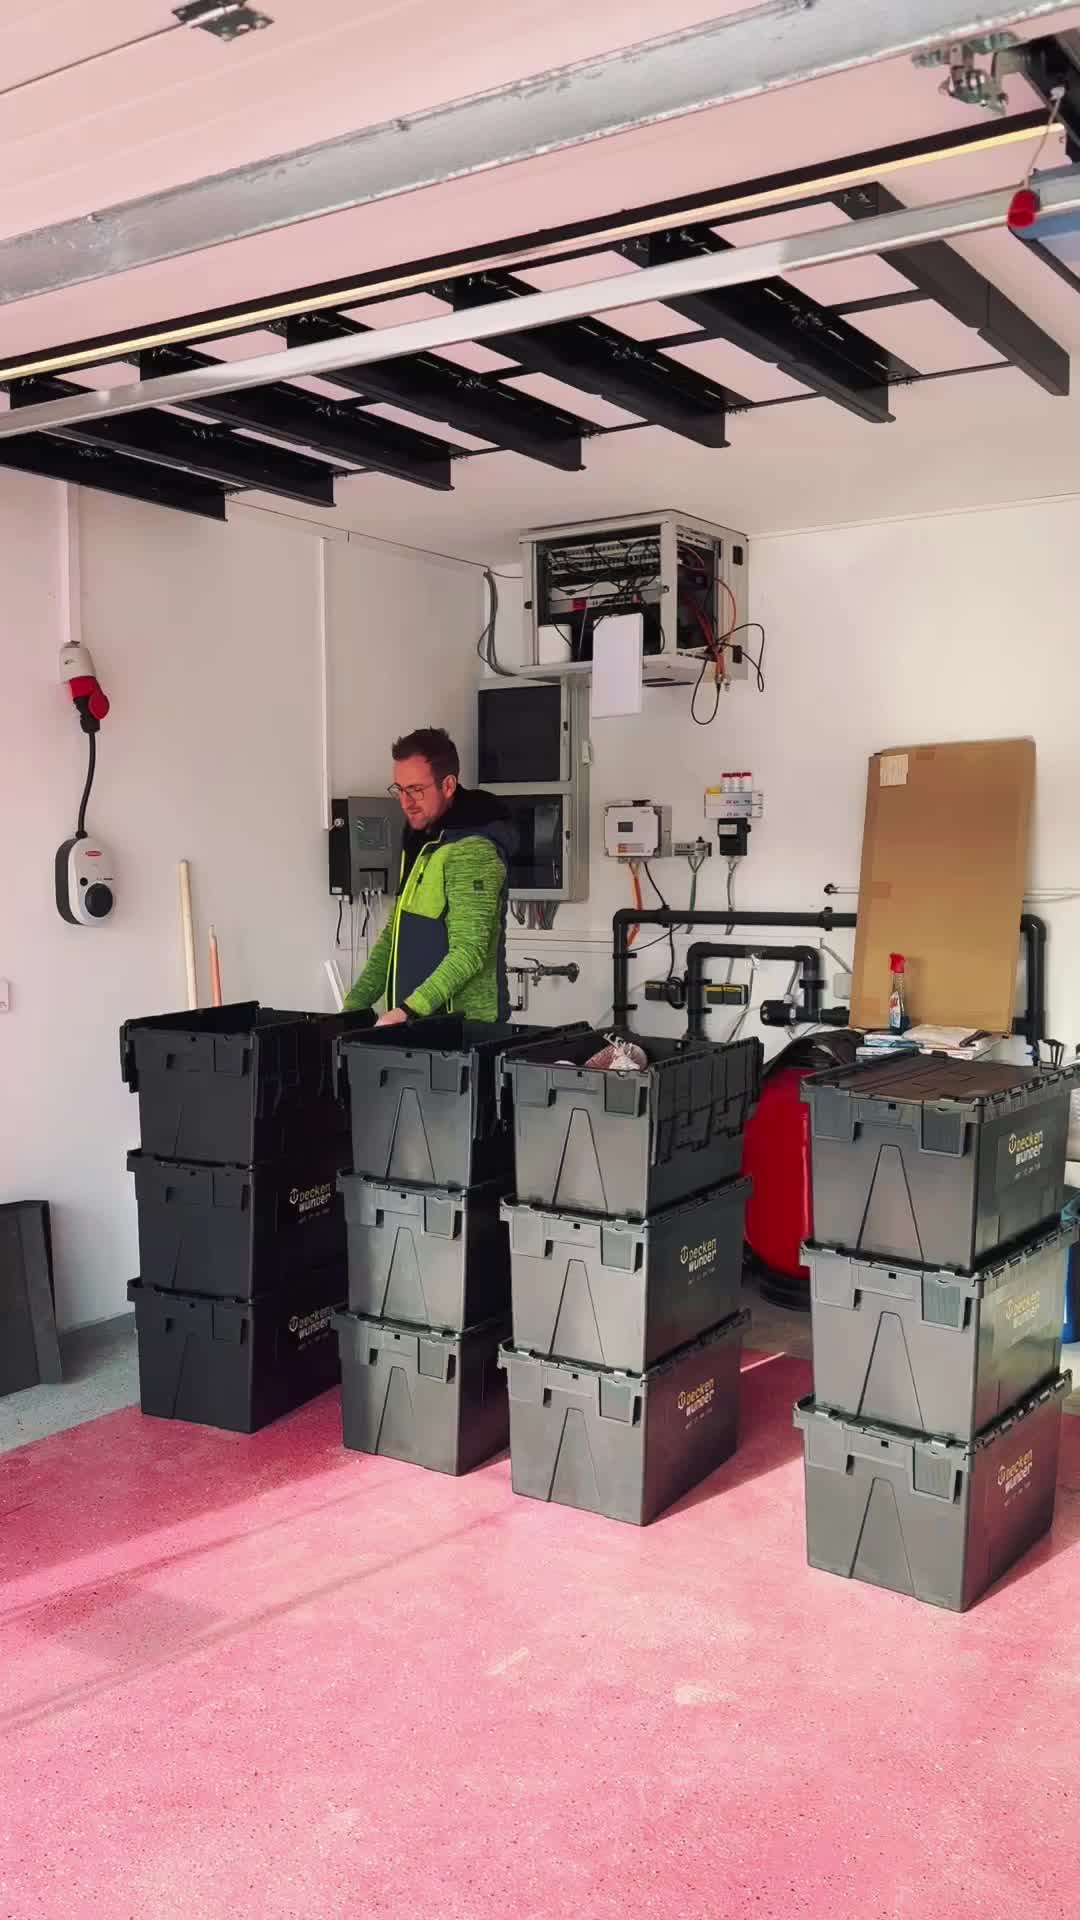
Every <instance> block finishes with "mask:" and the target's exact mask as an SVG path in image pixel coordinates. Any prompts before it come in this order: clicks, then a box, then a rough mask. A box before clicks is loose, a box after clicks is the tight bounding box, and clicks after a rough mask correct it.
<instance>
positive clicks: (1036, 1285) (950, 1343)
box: [802, 1221, 1080, 1440]
mask: <svg viewBox="0 0 1080 1920" xmlns="http://www.w3.org/2000/svg"><path fill="white" fill-rule="evenodd" d="M1078 1237H1080V1223H1077V1222H1075V1221H1070V1222H1069V1224H1068V1225H1055V1226H1053V1227H1051V1228H1049V1229H1047V1230H1046V1231H1045V1232H1042V1233H1036V1234H1034V1235H1033V1236H1032V1238H1031V1239H1030V1240H1028V1241H1026V1242H1025V1243H1024V1244H1023V1246H1021V1247H1020V1248H1017V1249H1014V1250H1011V1251H1010V1252H1009V1254H1008V1255H1007V1256H1006V1255H1000V1254H997V1255H994V1256H993V1257H992V1258H991V1260H990V1261H989V1262H987V1263H986V1264H984V1265H983V1266H981V1267H979V1268H978V1270H977V1271H976V1272H975V1273H974V1274H961V1273H954V1272H952V1271H950V1270H948V1269H945V1270H941V1269H938V1270H934V1269H932V1268H927V1267H907V1266H900V1265H899V1264H897V1265H891V1264H889V1263H888V1262H885V1261H876V1260H863V1259H860V1258H857V1257H856V1256H855V1255H853V1254H847V1253H841V1252H837V1251H836V1250H834V1249H831V1248H825V1247H819V1246H804V1247H803V1249H802V1258H803V1260H804V1261H805V1262H806V1265H807V1266H808V1267H809V1269H810V1311H811V1315H812V1319H813V1342H814V1394H815V1396H816V1398H817V1401H818V1403H819V1405H821V1406H826V1407H831V1408H834V1409H835V1410H837V1411H838V1412H840V1413H846V1414H849V1415H851V1416H852V1417H853V1418H856V1419H862V1420H881V1421H885V1422H887V1423H888V1424H889V1425H890V1426H896V1427H909V1428H912V1429H914V1430H917V1431H919V1432H922V1433H934V1434H946V1435H949V1436H951V1437H952V1438H953V1439H956V1440H970V1439H971V1438H972V1437H973V1435H975V1434H976V1433H978V1432H979V1431H980V1430H981V1429H982V1428H983V1427H987V1426H989V1425H990V1423H991V1422H992V1421H994V1420H997V1419H998V1418H999V1416H1000V1415H1001V1414H1003V1413H1005V1412H1007V1410H1008V1409H1009V1408H1010V1407H1012V1406H1015V1405H1016V1403H1017V1401H1019V1400H1022V1399H1023V1398H1024V1396H1025V1394H1028V1393H1031V1392H1032V1391H1033V1389H1034V1388H1035V1387H1037V1386H1038V1384H1039V1382H1040V1381H1041V1380H1045V1379H1046V1378H1047V1376H1048V1375H1049V1374H1054V1373H1056V1372H1057V1370H1058V1367H1059V1365H1060V1363H1061V1335H1062V1321H1063V1319H1064V1311H1065V1281H1066V1274H1067V1271H1068V1264H1069V1253H1070V1249H1071V1248H1072V1246H1073V1244H1074V1243H1075V1241H1076V1240H1077V1238H1078Z"/></svg>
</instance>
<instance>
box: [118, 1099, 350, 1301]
mask: <svg viewBox="0 0 1080 1920" xmlns="http://www.w3.org/2000/svg"><path fill="white" fill-rule="evenodd" d="M348 1157H349V1143H348V1140H347V1138H345V1137H344V1136H342V1137H341V1138H340V1139H338V1140H328V1141H324V1142H322V1143H321V1144H319V1145H316V1146H314V1147H309V1148H308V1149H307V1151H306V1152H304V1153H294V1154H289V1155H287V1156H286V1157H285V1158H284V1159H281V1160H264V1161H262V1162H260V1163H258V1164H257V1165H255V1166H254V1167H208V1166H202V1165H200V1164H199V1163H197V1162H194V1161H177V1160H157V1159H154V1158H153V1156H152V1155H150V1154H147V1153H130V1154H129V1155H128V1171H129V1172H130V1173H133V1174H134V1176H135V1198H136V1202H137V1205H138V1215H139V1277H140V1279H141V1281H142V1283H143V1285H144V1286H146V1287H155V1288H158V1289H164V1290H166V1291H169V1292H174V1293H203V1294H209V1295H212V1296H213V1297H214V1298H216V1299H224V1300H250V1299H251V1298H252V1297H253V1295H255V1294H261V1293H273V1292H276V1291H277V1290H278V1289H279V1288H280V1287H284V1286H288V1285H289V1284H290V1283H291V1282H292V1281H293V1280H295V1279H296V1278H298V1277H301V1278H302V1276H303V1275H304V1274H305V1273H309V1272H311V1271H312V1269H317V1268H320V1267H323V1266H325V1265H326V1263H327V1261H330V1260H336V1261H337V1263H338V1265H339V1266H340V1267H342V1268H343V1267H344V1262H345V1209H344V1205H343V1202H342V1199H341V1195H340V1194H339V1192H338V1188H337V1177H338V1173H339V1171H340V1169H341V1168H342V1167H343V1166H345V1165H346V1164H347V1162H348Z"/></svg>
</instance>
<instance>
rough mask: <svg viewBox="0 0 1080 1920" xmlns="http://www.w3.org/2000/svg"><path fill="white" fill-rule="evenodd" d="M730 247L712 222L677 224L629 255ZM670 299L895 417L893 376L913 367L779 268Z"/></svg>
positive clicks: (834, 394)
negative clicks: (751, 281) (743, 283)
mask: <svg viewBox="0 0 1080 1920" xmlns="http://www.w3.org/2000/svg"><path fill="white" fill-rule="evenodd" d="M731 251H732V247H731V242H730V241H729V240H722V239H721V238H720V236H719V234H716V233H714V232H713V230H712V228H711V227H708V226H696V227H677V228H675V229H674V231H673V232H671V233H658V234H652V235H650V236H649V238H648V239H645V240H634V241H630V242H628V244H627V247H626V252H627V254H628V255H629V256H630V257H631V258H633V259H635V260H638V261H639V262H640V264H641V265H642V266H644V267H655V266H660V265H662V264H663V263H664V262H665V261H668V260H688V259H692V258H693V257H694V256H695V255H698V254H724V253H730V252H731ZM671 306H672V310H673V311H674V312H675V313H680V314H681V315H682V316H683V318H684V319H686V320H696V321H697V323H698V325H699V326H700V327H703V328H704V329H705V330H706V332H707V333H708V334H709V335H710V337H711V338H713V339H715V338H717V337H719V338H720V339H722V340H727V341H729V342H730V343H731V344H732V346H736V347H741V348H742V350H743V352H744V353H752V354H754V355H755V357H756V358H757V359H759V360H764V361H766V362H768V364H769V365H771V366H775V367H779V368H780V369H781V371H782V372H784V373H786V374H788V375H790V377H791V378H792V379H793V380H798V381H800V382H801V383H802V385H803V386H806V387H812V388H813V389H814V391H815V392H816V393H822V394H824V395H825V396H826V398H827V399H829V400H835V401H836V402H837V404H838V405H839V406H842V407H847V408H848V409H849V411H850V412H852V413H857V414H858V415H859V417H860V419H862V420H870V421H873V422H874V424H875V425H880V424H881V423H882V422H884V421H888V420H891V419H892V417H893V416H892V414H891V413H890V412H889V388H888V382H889V378H890V376H891V375H894V374H905V373H911V372H912V371H913V369H912V368H911V367H909V366H907V365H905V364H904V363H902V362H900V363H898V362H896V361H895V360H894V357H893V356H892V355H891V354H889V353H887V352H886V350H885V348H884V347H881V346H879V345H878V344H877V342H876V341H874V340H870V339H868V338H867V336H866V334H864V333H860V332H859V331H858V329H857V328H856V327H853V326H850V325H849V323H848V322H847V321H846V320H843V319H841V318H840V316H839V315H838V314H836V313H834V312H831V311H830V310H829V308H827V307H822V306H820V305H819V304H818V302H817V301H816V300H813V299H811V297H810V295H809V294H807V293H804V292H803V291H802V289H801V288H799V287H796V286H794V285H793V284H792V282H791V281H790V280H783V279H781V278H779V277H778V276H776V275H773V276H772V277H771V278H770V279H768V280H761V281H759V282H758V283H757V284H756V285H755V286H752V287H735V288H733V289H730V290H717V289H712V290H709V291H704V292H701V293H697V294H692V295H690V296H689V297H687V298H684V299H681V300H673V301H672V302H671Z"/></svg>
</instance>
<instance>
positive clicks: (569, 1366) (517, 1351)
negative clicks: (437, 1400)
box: [499, 1307, 751, 1386]
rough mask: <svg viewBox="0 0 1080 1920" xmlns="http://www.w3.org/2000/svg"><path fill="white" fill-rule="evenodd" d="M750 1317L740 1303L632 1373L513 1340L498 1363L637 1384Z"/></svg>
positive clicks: (656, 1376) (726, 1335)
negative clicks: (565, 1357) (537, 1350)
mask: <svg viewBox="0 0 1080 1920" xmlns="http://www.w3.org/2000/svg"><path fill="white" fill-rule="evenodd" d="M750 1319H751V1315H750V1311H749V1308H747V1307H740V1309H739V1311H738V1312H737V1313H730V1314H729V1315H728V1317H727V1319H726V1320H721V1321H720V1322H719V1323H718V1325H716V1326H715V1327H710V1328H709V1331H708V1332H707V1333H703V1334H700V1335H699V1336H698V1338H697V1339H696V1340H690V1341H688V1342H687V1344H686V1346H684V1347H677V1348H676V1349H675V1352H674V1353H669V1354H667V1355H666V1356H665V1358H664V1359H663V1360H658V1361H657V1363H656V1365H655V1366H654V1367H649V1368H648V1369H647V1370H646V1371H645V1372H644V1373H631V1372H629V1371H628V1370H627V1369H626V1368H624V1367H602V1366H597V1365H594V1364H593V1363H592V1362H590V1361H587V1360H561V1359H558V1358H556V1357H554V1356H553V1355H552V1354H549V1353H533V1352H532V1350H531V1348H529V1347H516V1346H515V1345H514V1343H513V1341H512V1340H507V1341H505V1342H504V1343H503V1346H502V1348H501V1350H500V1353H499V1365H500V1366H501V1367H503V1368H504V1369H505V1368H507V1367H508V1366H509V1364H510V1362H511V1361H513V1362H514V1365H515V1366H518V1365H520V1364H524V1365H525V1366H530V1365H531V1366H533V1367H543V1368H544V1369H545V1370H547V1369H549V1368H550V1369H552V1370H553V1371H555V1372H557V1373H573V1374H584V1375H588V1376H594V1375H595V1376H596V1377H597V1378H602V1379H604V1380H611V1381H615V1380H629V1381H633V1382H634V1383H636V1384H637V1385H639V1386H647V1385H648V1383H649V1382H650V1381H652V1380H657V1379H659V1378H660V1377H661V1375H662V1374H665V1373H670V1372H671V1369H672V1368H673V1367H677V1366H680V1365H681V1364H682V1362H683V1361H684V1360H686V1359H687V1358H688V1357H689V1356H690V1355H691V1354H693V1353H701V1352H705V1351H707V1349H708V1348H709V1347H716V1346H719V1345H720V1343H721V1341H724V1340H729V1339H731V1337H732V1336H733V1335H734V1334H737V1333H738V1334H741V1333H742V1332H743V1330H744V1329H745V1328H746V1327H748V1326H749V1324H750Z"/></svg>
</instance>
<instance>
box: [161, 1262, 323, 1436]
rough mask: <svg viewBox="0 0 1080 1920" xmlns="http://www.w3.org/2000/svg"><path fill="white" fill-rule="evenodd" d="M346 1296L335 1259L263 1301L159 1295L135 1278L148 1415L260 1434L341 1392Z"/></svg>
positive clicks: (231, 1431) (182, 1294) (186, 1294)
mask: <svg viewBox="0 0 1080 1920" xmlns="http://www.w3.org/2000/svg"><path fill="white" fill-rule="evenodd" d="M344 1292H345V1274H344V1269H343V1267H342V1266H340V1265H339V1264H338V1263H337V1262H334V1263H333V1264H332V1265H331V1266H330V1267H328V1268H327V1269H326V1271H325V1272H324V1273H319V1274H315V1273H313V1274H309V1275H308V1276H307V1278H306V1279H305V1280H304V1281H302V1282H297V1283H296V1284H295V1285H294V1286H292V1287H290V1288H289V1289H288V1290H287V1291H284V1292H282V1293H278V1294H270V1295H268V1296H264V1297H262V1298H260V1299H258V1300H208V1299H205V1298H204V1297H203V1295H201V1294H192V1293H161V1292H159V1291H158V1290H157V1289H156V1288H155V1287H147V1286H143V1285H142V1284H141V1283H140V1282H139V1281H137V1280H133V1281H132V1282H131V1284H130V1286H129V1287H128V1299H129V1300H131V1301H133V1302H134V1306H135V1331H136V1334H137V1335H138V1341H139V1399H140V1403H141V1406H142V1410H143V1412H144V1413H150V1414H155V1415H156V1416H157V1417H158V1418H160V1419H163V1420H192V1421H196V1422H198V1423H199V1424H201V1425H202V1426H206V1427H224V1428H225V1429H226V1430H227V1431H228V1432H230V1433H255V1432H256V1431H257V1430H258V1428H259V1427H265V1426H267V1425H268V1424H269V1422H270V1421H271V1420H277V1419H280V1417H281V1415H282V1414H284V1413H291V1412H292V1410H293V1408H294V1407H299V1406H302V1405H303V1404H304V1402H305V1401H306V1400H314V1398H315V1397H316V1395H317V1394H320V1393H325V1392H326V1390H327V1388H329V1387H332V1386H335V1385H336V1383H337V1379H338V1350H337V1341H336V1340H335V1338H334V1328H333V1322H332V1314H333V1310H334V1308H335V1306H337V1304H338V1302H339V1301H340V1300H341V1299H342V1297H343V1295H344Z"/></svg>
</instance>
